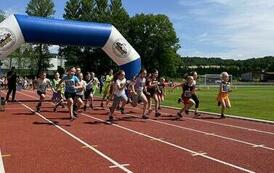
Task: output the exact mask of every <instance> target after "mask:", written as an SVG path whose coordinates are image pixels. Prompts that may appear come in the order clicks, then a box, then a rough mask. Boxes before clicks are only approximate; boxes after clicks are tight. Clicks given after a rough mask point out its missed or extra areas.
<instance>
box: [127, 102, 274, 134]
mask: <svg viewBox="0 0 274 173" xmlns="http://www.w3.org/2000/svg"><path fill="white" fill-rule="evenodd" d="M132 109H135V110H137V108H134V107H133V108H132ZM169 109H172V108H169ZM174 110H175V108H174ZM161 114H162V115H170V114H168V113H164V112H161ZM174 115H175V113H174ZM183 118H185V119H189V120H193V121H199V122H206V123H209V124H215V125H219V126H225V127H232V128H236V129H241V130H247V131H253V132H257V133H264V134H268V135H274V132H269V131H264V130H258V129H252V128H247V127H241V126H237V125H231V124H224V123H218V122H213V121H208V120H203V119H198V118H189V117H185V116H184V117H183Z"/></svg>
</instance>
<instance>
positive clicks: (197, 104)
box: [190, 71, 200, 117]
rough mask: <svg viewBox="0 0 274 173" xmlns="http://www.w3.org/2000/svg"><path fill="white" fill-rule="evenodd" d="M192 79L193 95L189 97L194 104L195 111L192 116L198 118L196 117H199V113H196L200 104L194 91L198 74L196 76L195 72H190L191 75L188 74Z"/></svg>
mask: <svg viewBox="0 0 274 173" xmlns="http://www.w3.org/2000/svg"><path fill="white" fill-rule="evenodd" d="M190 75H191V76H192V77H193V85H194V86H195V91H194V93H193V94H192V96H191V98H192V99H193V100H194V102H195V111H194V115H195V116H196V117H198V116H200V113H198V108H199V103H200V101H199V98H198V96H197V94H196V90H197V87H196V86H197V78H198V74H197V72H196V71H194V72H191V74H190Z"/></svg>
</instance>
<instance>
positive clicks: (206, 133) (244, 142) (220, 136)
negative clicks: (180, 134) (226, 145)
mask: <svg viewBox="0 0 274 173" xmlns="http://www.w3.org/2000/svg"><path fill="white" fill-rule="evenodd" d="M115 112H119V111H115ZM124 115H128V116H131V117H135V118H138V117H139V116H137V115H134V114H124ZM146 121H151V122H154V123H158V124H163V125H167V126H171V127H176V128H179V129H183V130H188V131H192V132H196V133H200V134H204V135H207V136H213V137H217V138H221V139H226V140H230V141H234V142H238V143H242V144H246V145H250V146H251V147H256V148H263V149H267V150H271V151H274V148H271V147H267V146H265V145H264V144H253V143H250V142H246V141H243V140H239V139H235V138H230V137H226V136H222V135H217V134H214V133H210V132H205V131H201V130H196V129H192V128H188V127H183V126H179V125H176V124H171V123H167V122H163V121H160V120H153V119H147V120H146Z"/></svg>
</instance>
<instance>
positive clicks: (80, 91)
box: [74, 72, 86, 110]
mask: <svg viewBox="0 0 274 173" xmlns="http://www.w3.org/2000/svg"><path fill="white" fill-rule="evenodd" d="M78 76H79V84H80V85H81V86H82V88H79V89H77V90H76V101H77V105H76V107H75V108H74V110H78V109H80V108H81V106H82V105H84V103H83V100H84V93H85V90H86V81H84V80H83V79H84V75H83V73H81V72H80V73H79V74H78Z"/></svg>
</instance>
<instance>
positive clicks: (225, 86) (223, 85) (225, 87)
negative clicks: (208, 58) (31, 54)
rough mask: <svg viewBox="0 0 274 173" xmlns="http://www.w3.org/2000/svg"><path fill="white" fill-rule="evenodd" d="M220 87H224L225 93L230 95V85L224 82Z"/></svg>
mask: <svg viewBox="0 0 274 173" xmlns="http://www.w3.org/2000/svg"><path fill="white" fill-rule="evenodd" d="M220 87H222V89H223V92H225V93H228V92H229V90H230V83H229V82H224V81H222V82H221V84H220Z"/></svg>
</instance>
